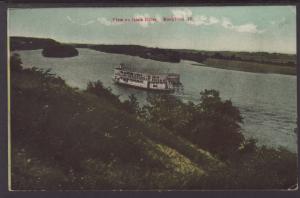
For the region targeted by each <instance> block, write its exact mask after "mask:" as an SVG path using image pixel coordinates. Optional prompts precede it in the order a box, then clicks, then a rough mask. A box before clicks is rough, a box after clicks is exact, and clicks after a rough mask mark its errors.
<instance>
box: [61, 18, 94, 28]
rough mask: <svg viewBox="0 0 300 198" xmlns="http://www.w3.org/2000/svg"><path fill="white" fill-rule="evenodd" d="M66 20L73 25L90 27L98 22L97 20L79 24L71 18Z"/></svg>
mask: <svg viewBox="0 0 300 198" xmlns="http://www.w3.org/2000/svg"><path fill="white" fill-rule="evenodd" d="M66 18H67V20H68V21H69V22H71V23H72V24H77V25H81V26H86V25H90V24H93V23H95V22H96V21H95V20H89V21H87V22H85V23H78V22H76V21H74V20H73V19H72V18H71V17H70V16H67V17H66Z"/></svg>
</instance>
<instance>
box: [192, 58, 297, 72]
mask: <svg viewBox="0 0 300 198" xmlns="http://www.w3.org/2000/svg"><path fill="white" fill-rule="evenodd" d="M192 65H195V66H202V67H212V68H220V69H227V70H235V71H245V72H252V73H265V74H266V73H272V74H285V75H297V70H296V68H295V67H286V66H278V65H272V64H264V63H253V62H246V61H236V60H223V59H207V60H205V61H204V62H203V63H193V64H192Z"/></svg>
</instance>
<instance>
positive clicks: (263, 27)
mask: <svg viewBox="0 0 300 198" xmlns="http://www.w3.org/2000/svg"><path fill="white" fill-rule="evenodd" d="M149 17H151V18H156V19H157V21H156V22H145V21H143V22H138V23H137V22H115V21H114V20H113V18H122V19H125V18H128V19H132V18H143V19H145V18H149ZM164 17H177V18H184V19H187V18H189V17H191V18H192V20H191V21H187V20H184V21H176V22H165V21H163V18H164ZM8 23H9V25H8V26H9V28H8V29H9V30H8V31H9V35H11V36H32V37H44V38H53V39H56V40H58V41H61V42H78V43H94V44H138V45H146V46H151V47H163V48H183V49H199V50H230V51H268V52H283V53H296V8H295V7H294V6H228V7H148V8H145V7H141V8H137V7H136V8H34V9H18V8H12V9H10V10H9V21H8Z"/></svg>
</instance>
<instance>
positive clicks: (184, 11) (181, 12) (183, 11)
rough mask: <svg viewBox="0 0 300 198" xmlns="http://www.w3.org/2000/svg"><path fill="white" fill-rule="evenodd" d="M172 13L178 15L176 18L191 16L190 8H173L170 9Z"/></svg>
mask: <svg viewBox="0 0 300 198" xmlns="http://www.w3.org/2000/svg"><path fill="white" fill-rule="evenodd" d="M172 14H173V16H174V17H178V18H185V19H186V18H188V17H191V16H192V15H193V13H192V11H191V10H190V9H187V8H185V9H174V10H172Z"/></svg>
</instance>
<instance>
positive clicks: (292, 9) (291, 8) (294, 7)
mask: <svg viewBox="0 0 300 198" xmlns="http://www.w3.org/2000/svg"><path fill="white" fill-rule="evenodd" d="M288 7H289V9H290V10H291V12H292V13H294V14H296V12H297V11H296V6H288Z"/></svg>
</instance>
